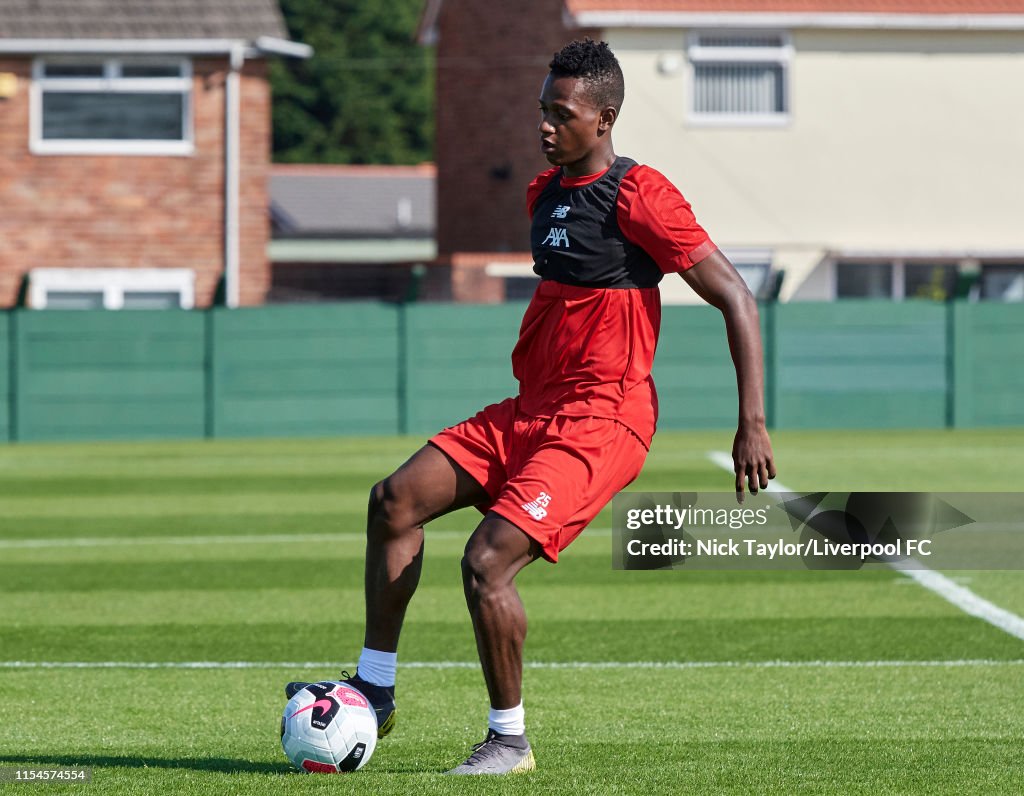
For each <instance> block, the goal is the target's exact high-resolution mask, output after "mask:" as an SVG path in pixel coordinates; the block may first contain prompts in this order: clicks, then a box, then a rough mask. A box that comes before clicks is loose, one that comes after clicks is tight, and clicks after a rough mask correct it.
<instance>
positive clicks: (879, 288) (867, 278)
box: [836, 263, 893, 299]
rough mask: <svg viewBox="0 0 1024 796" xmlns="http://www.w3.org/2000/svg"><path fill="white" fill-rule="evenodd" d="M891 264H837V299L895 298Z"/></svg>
mask: <svg viewBox="0 0 1024 796" xmlns="http://www.w3.org/2000/svg"><path fill="white" fill-rule="evenodd" d="M892 283H893V279H892V264H891V263H836V298H840V299H844V298H877V299H889V298H892V297H893V285H892Z"/></svg>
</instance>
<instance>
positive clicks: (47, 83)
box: [29, 56, 195, 155]
mask: <svg viewBox="0 0 1024 796" xmlns="http://www.w3.org/2000/svg"><path fill="white" fill-rule="evenodd" d="M47 64H101V65H102V66H103V77H96V78H81V77H46V74H45V68H46V65H47ZM172 64H173V65H174V66H177V67H178V68H179V69H180V72H181V76H180V77H122V76H121V70H122V67H124V66H147V65H172ZM47 90H50V91H72V92H73V91H82V92H111V93H116V92H131V93H148V92H153V93H161V94H166V93H180V94H181V95H182V98H183V105H184V107H183V114H182V128H183V129H182V138H181V140H178V141H153V140H148V139H144V140H132V139H73V138H65V139H44V138H43V92H44V91H47ZM192 95H193V87H192V61H191V60H190V59H189V58H181V57H176V56H170V57H168V56H164V57H157V56H125V57H120V56H119V57H102V56H101V57H96V56H77V57H76V56H46V57H40V58H36V59H34V60H33V62H32V88H31V91H30V102H29V150H30V151H31V152H32V153H33V154H35V155H192V154H193V153H194V152H195V134H194V130H193V118H192V117H193V96H192Z"/></svg>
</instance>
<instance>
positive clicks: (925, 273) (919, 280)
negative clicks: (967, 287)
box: [903, 263, 957, 301]
mask: <svg viewBox="0 0 1024 796" xmlns="http://www.w3.org/2000/svg"><path fill="white" fill-rule="evenodd" d="M956 271H957V269H956V266H955V265H932V264H926V263H906V264H904V266H903V297H904V298H907V299H931V300H932V301H946V300H947V299H951V298H953V293H954V291H955V290H956Z"/></svg>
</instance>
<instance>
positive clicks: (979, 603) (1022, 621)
mask: <svg viewBox="0 0 1024 796" xmlns="http://www.w3.org/2000/svg"><path fill="white" fill-rule="evenodd" d="M708 458H709V459H710V460H711V461H712V462H714V463H715V464H717V465H718V466H719V467H721V468H722V469H724V470H728V471H729V472H735V468H734V465H733V461H732V457H731V456H730V455H729V454H727V453H725V452H724V451H710V452H709V453H708ZM766 491H768V492H795V491H796V490H795V489H790V488H789V487H788V486H785V485H784V484H782V483H780V482H779V481H774V482H769V487H768V489H767V490H766ZM887 563H888V564H889V566H890V567H892V568H893V569H895V570H896V571H897V572H902V573H903V574H904V575H906V576H907V577H909V578H913V579H914V580H915V581H916V582H917V583H919V584H920V585H921V586H924V588H926V589H928V590H929V591H931V592H934V593H935V594H937V595H939V597H941V598H942V599H943V600H946V601H947V602H949V603H952V604H953V605H955V606H956V607H957V608H959V609H960V610H961V611H963V612H964V613H966V614H970V615H971V616H973V617H977V618H978V619H981V620H983V621H985V622H988V623H989V624H990V625H994V626H995V627H998V628H999V629H1000V630H1002V631H1004V632H1006V633H1009V634H1010V635H1011V636H1014V637H1016V638H1019V639H1022V640H1024V618H1021V617H1019V616H1017V614H1015V613H1011V612H1010V611H1007V610H1006V609H1005V608H1000V607H999V606H998V605H996V604H995V603H991V602H989V601H988V600H986V599H985V598H984V597H979V596H978V595H977V594H975V593H974V592H973V591H971V590H970V589H968V588H967V587H966V586H961V585H959V584H958V583H955V582H954V581H953V580H951V579H950V578H947V577H946V576H945V575H943V574H941V573H939V572H936V571H935V570H933V569H928V568H927V567H926V566H924V564H922V563H921V562H920V561H918V560H917V559H914V560H913V562H910V561H902V562H901V561H889V562H887Z"/></svg>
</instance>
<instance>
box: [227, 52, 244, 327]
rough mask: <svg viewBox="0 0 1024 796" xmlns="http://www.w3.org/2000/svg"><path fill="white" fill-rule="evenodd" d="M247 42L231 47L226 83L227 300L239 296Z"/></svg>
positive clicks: (234, 304)
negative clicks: (243, 78) (243, 86)
mask: <svg viewBox="0 0 1024 796" xmlns="http://www.w3.org/2000/svg"><path fill="white" fill-rule="evenodd" d="M244 63H245V45H244V44H241V43H236V44H234V45H233V46H232V47H231V57H230V69H229V70H228V75H227V81H226V82H225V86H224V302H225V304H227V306H229V307H237V306H238V300H239V293H240V290H239V284H238V283H239V240H238V239H239V223H238V205H239V192H240V191H239V160H240V149H241V147H240V139H241V126H242V125H241V118H240V117H241V69H242V65H243V64H244Z"/></svg>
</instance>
